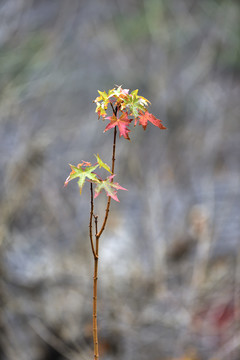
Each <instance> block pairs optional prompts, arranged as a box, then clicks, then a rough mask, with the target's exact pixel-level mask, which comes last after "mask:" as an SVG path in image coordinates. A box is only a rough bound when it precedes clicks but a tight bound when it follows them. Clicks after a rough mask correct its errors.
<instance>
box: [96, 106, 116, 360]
mask: <svg viewBox="0 0 240 360" xmlns="http://www.w3.org/2000/svg"><path fill="white" fill-rule="evenodd" d="M111 105H112V104H111ZM112 109H113V113H114V114H115V116H117V107H116V109H114V108H113V106H112ZM116 137H117V128H116V127H115V128H114V136H113V152H112V169H111V171H112V174H114V167H115V152H116ZM112 181H113V180H112ZM110 203H111V197H110V196H109V197H108V202H107V207H106V210H105V217H104V220H103V224H102V227H101V229H100V231H99V232H98V216H97V215H94V213H93V190H92V184H91V212H90V223H89V231H90V240H91V247H92V252H93V256H94V275H93V345H94V360H98V359H99V349H98V326H97V281H98V250H99V239H100V236H101V235H102V233H103V230H104V229H105V226H106V223H107V219H108V214H109V208H110ZM93 217H94V221H95V247H94V244H93V235H92V220H93Z"/></svg>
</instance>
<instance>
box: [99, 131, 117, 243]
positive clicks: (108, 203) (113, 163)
mask: <svg viewBox="0 0 240 360" xmlns="http://www.w3.org/2000/svg"><path fill="white" fill-rule="evenodd" d="M116 137H117V128H116V126H115V128H114V136H113V152H112V169H111V171H112V174H114V168H115V152H116ZM112 181H113V179H112ZM110 204H111V197H110V196H109V197H108V202H107V207H106V210H105V217H104V220H103V224H102V227H101V230H100V231H99V232H98V233H97V235H96V237H97V238H98V239H99V238H100V236H101V235H102V232H103V230H104V229H105V226H106V223H107V219H108V214H109V209H110Z"/></svg>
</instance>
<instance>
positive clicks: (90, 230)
mask: <svg viewBox="0 0 240 360" xmlns="http://www.w3.org/2000/svg"><path fill="white" fill-rule="evenodd" d="M90 193H91V210H90V219H89V237H90V243H91V248H92V253H93V256H94V258H96V257H97V254H96V251H95V249H94V244H93V234H92V220H93V216H94V214H93V209H94V205H93V185H92V183H90Z"/></svg>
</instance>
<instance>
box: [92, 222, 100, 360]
mask: <svg viewBox="0 0 240 360" xmlns="http://www.w3.org/2000/svg"><path fill="white" fill-rule="evenodd" d="M94 220H95V241H96V243H95V248H96V257H94V275H93V345H94V359H95V360H98V358H99V351H98V326H97V281H98V248H99V237H98V236H97V232H98V216H95V215H94Z"/></svg>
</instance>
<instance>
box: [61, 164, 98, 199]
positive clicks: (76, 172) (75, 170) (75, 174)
mask: <svg viewBox="0 0 240 360" xmlns="http://www.w3.org/2000/svg"><path fill="white" fill-rule="evenodd" d="M69 165H70V167H71V169H72V172H71V173H70V175H69V176H68V177H67V179H66V181H65V183H64V186H67V184H68V183H69V181H71V180H73V179H76V178H79V180H78V186H79V188H80V194H81V193H82V188H83V185H84V183H85V181H86V180H87V179H88V180H90V181H92V182H95V183H98V182H99V180H98V178H97V174H95V173H94V172H93V171H94V170H96V168H97V167H98V166H99V164H97V165H94V166H85V165H82V164H78V166H74V165H71V164H69Z"/></svg>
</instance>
